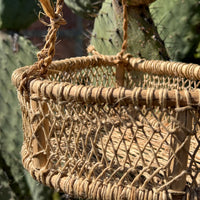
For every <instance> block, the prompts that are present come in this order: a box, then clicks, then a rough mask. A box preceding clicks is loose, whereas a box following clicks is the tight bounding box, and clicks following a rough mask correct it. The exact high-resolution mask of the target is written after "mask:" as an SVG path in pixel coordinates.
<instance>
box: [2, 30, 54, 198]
mask: <svg viewBox="0 0 200 200" xmlns="http://www.w3.org/2000/svg"><path fill="white" fill-rule="evenodd" d="M35 61H36V48H35V47H34V46H33V45H31V43H30V41H28V40H26V39H24V38H23V37H21V36H20V37H18V36H17V35H16V34H15V35H13V36H11V35H9V34H7V33H4V32H2V31H0V88H1V91H0V99H1V100H0V108H1V112H0V160H1V161H0V186H1V188H0V199H2V200H3V199H15V200H16V199H23V200H26V199H27V200H29V199H34V200H43V199H50V196H51V192H49V190H48V191H47V190H46V189H44V187H43V186H41V185H38V183H36V182H34V181H33V180H31V178H30V176H29V175H28V173H27V172H25V170H24V169H23V166H22V164H21V158H20V151H21V146H22V139H23V134H22V129H21V126H22V123H21V112H20V106H19V105H18V103H17V102H18V100H17V96H16V91H15V89H14V87H13V85H12V84H11V81H10V77H11V74H12V72H13V71H14V69H16V68H18V67H22V66H25V65H30V64H32V63H33V62H35Z"/></svg>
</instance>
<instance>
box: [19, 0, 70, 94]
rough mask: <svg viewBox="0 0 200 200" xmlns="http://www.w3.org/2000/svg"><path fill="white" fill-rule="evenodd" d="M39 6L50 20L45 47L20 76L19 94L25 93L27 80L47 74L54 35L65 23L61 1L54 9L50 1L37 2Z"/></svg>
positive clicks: (51, 56)
mask: <svg viewBox="0 0 200 200" xmlns="http://www.w3.org/2000/svg"><path fill="white" fill-rule="evenodd" d="M39 1H40V4H41V6H42V8H43V10H44V12H45V14H46V16H47V17H49V19H50V24H49V26H50V28H49V30H48V33H47V35H46V37H45V45H44V47H43V49H42V50H41V51H40V52H38V53H37V58H38V61H37V62H36V63H34V64H33V65H32V66H30V67H29V68H28V70H26V71H25V72H24V73H23V75H22V82H21V85H20V88H19V90H20V92H21V93H23V91H26V89H27V87H26V85H27V83H28V80H29V81H30V80H31V79H33V78H35V77H43V76H45V74H46V73H47V70H48V66H49V65H50V64H51V62H52V60H53V57H54V55H55V43H56V35H57V31H58V29H59V27H60V26H61V25H65V24H66V21H65V19H64V18H63V13H62V9H63V3H64V1H63V0H57V3H56V9H54V7H53V6H52V4H51V2H50V0H39Z"/></svg>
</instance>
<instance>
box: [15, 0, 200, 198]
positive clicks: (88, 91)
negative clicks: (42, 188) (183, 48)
mask: <svg viewBox="0 0 200 200" xmlns="http://www.w3.org/2000/svg"><path fill="white" fill-rule="evenodd" d="M41 2H43V1H42V0H41ZM44 4H45V3H44V2H43V3H42V5H43V7H44V10H45V12H46V13H47V15H48V16H49V17H50V18H51V25H52V27H51V29H50V30H49V33H48V35H47V37H46V41H47V42H46V45H45V47H44V49H43V50H42V51H41V52H40V53H39V54H38V57H39V61H38V62H37V63H36V64H34V65H33V66H31V67H23V68H20V69H17V70H15V71H14V73H13V75H12V81H13V83H14V85H15V86H16V87H17V89H18V98H19V102H20V105H21V110H22V118H23V131H24V142H23V147H22V161H23V165H24V167H25V168H26V169H27V170H28V171H29V172H30V174H31V175H32V176H33V177H34V178H35V179H36V180H38V181H39V182H41V183H43V184H46V185H48V186H50V187H53V188H55V189H56V190H59V191H63V192H64V193H67V194H68V195H70V196H72V197H78V198H83V199H94V200H96V199H97V200H101V199H105V200H111V199H113V200H117V199H129V200H136V199H138V200H146V199H148V200H151V199H153V200H158V199H159V200H162V199H163V200H166V199H187V200H194V199H199V196H200V194H199V190H200V132H199V125H200V121H199V115H200V109H199V105H200V89H198V88H199V87H200V82H199V80H200V66H199V65H196V64H184V63H175V62H164V61H156V60H153V61H147V60H145V59H140V58H133V57H131V56H130V55H122V54H119V55H116V56H104V55H101V54H99V53H98V52H96V51H95V50H94V49H90V52H92V53H93V54H94V55H92V56H87V57H80V58H71V59H65V60H61V61H54V62H52V63H51V60H52V55H53V53H52V52H54V51H53V50H54V49H53V50H52V49H51V47H52V46H54V45H55V32H56V30H57V29H58V28H59V26H60V24H63V23H64V20H63V19H62V17H61V15H60V14H59V13H61V8H62V1H59V0H58V2H57V9H56V12H55V13H54V12H53V11H52V9H51V6H50V5H47V4H48V3H47V4H46V5H44ZM45 6H47V7H45ZM48 6H49V7H48ZM45 8H46V9H45ZM125 8H126V6H125V5H124V9H125ZM52 12H53V14H52ZM52 38H53V39H52ZM52 44H53V45H52ZM50 63H51V64H50ZM138 77H140V79H138Z"/></svg>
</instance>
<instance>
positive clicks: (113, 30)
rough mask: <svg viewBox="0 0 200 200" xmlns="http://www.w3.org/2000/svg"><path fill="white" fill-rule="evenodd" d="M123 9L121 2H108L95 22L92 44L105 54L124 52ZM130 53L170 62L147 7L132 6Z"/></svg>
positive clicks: (129, 36)
mask: <svg viewBox="0 0 200 200" xmlns="http://www.w3.org/2000/svg"><path fill="white" fill-rule="evenodd" d="M122 21H123V19H122V6H121V4H119V2H118V1H117V0H114V1H112V0H107V1H105V2H104V3H103V6H102V8H101V10H100V12H99V14H98V17H97V18H96V19H95V24H94V29H93V34H92V39H91V44H92V45H94V46H95V48H96V50H97V51H99V52H100V53H102V54H116V53H118V52H119V51H120V49H121V45H122V40H123V31H122V27H123V25H122ZM128 24H129V25H128V49H127V52H129V53H131V54H132V55H133V56H135V57H144V58H146V59H164V60H168V55H167V53H166V51H165V47H164V43H163V41H162V40H161V39H160V37H159V35H158V33H157V31H156V27H155V26H154V24H153V21H152V18H151V15H150V13H149V9H148V7H147V6H140V7H132V6H128Z"/></svg>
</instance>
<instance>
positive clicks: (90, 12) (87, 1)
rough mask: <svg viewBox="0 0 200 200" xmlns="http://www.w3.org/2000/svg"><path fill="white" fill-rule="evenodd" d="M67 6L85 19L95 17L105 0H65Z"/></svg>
mask: <svg viewBox="0 0 200 200" xmlns="http://www.w3.org/2000/svg"><path fill="white" fill-rule="evenodd" d="M64 1H65V3H66V5H67V6H68V7H69V8H71V10H72V11H73V12H74V13H76V14H79V15H81V16H83V17H87V18H89V17H94V16H95V15H96V14H97V13H98V11H99V9H100V8H101V4H102V2H103V0H98V1H97V0H64Z"/></svg>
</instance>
